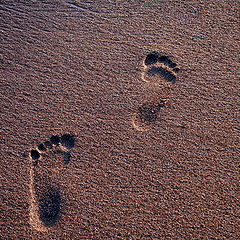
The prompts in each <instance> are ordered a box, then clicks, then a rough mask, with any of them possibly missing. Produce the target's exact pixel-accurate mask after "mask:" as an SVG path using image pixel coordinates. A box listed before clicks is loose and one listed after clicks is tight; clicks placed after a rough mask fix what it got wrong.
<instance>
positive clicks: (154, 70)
mask: <svg viewBox="0 0 240 240" xmlns="http://www.w3.org/2000/svg"><path fill="white" fill-rule="evenodd" d="M179 71H180V69H179V68H177V64H176V63H174V62H173V61H172V60H171V59H170V57H168V56H165V55H162V54H160V53H158V52H151V53H149V54H148V55H147V56H146V58H145V59H144V61H143V72H142V80H143V81H145V82H151V83H156V84H161V83H162V82H163V81H167V82H172V83H174V82H176V80H177V72H179Z"/></svg>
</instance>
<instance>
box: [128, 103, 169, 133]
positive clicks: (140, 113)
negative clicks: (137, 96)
mask: <svg viewBox="0 0 240 240" xmlns="http://www.w3.org/2000/svg"><path fill="white" fill-rule="evenodd" d="M165 106H166V100H159V101H157V102H145V103H144V104H142V105H141V106H139V107H138V109H137V110H136V112H135V114H134V115H133V118H132V125H133V127H134V128H135V129H137V130H139V131H146V130H148V129H149V127H150V126H151V124H153V123H155V122H156V121H158V120H160V119H159V114H160V112H161V110H162V108H163V107H165Z"/></svg>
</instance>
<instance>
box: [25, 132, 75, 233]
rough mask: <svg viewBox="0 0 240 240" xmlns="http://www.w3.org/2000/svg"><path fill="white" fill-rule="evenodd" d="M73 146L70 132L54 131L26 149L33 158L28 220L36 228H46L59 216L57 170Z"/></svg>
mask: <svg viewBox="0 0 240 240" xmlns="http://www.w3.org/2000/svg"><path fill="white" fill-rule="evenodd" d="M74 147H75V137H74V136H73V135H71V134H64V135H62V136H61V137H59V136H57V135H54V136H51V137H50V139H49V141H45V142H44V143H41V144H38V145H37V146H36V148H35V149H31V150H30V152H29V156H30V159H31V160H32V162H33V165H32V167H31V171H30V194H31V201H30V212H29V214H30V223H31V225H32V226H33V227H34V228H35V229H36V230H38V231H48V229H49V228H50V227H53V226H55V225H56V224H57V223H58V221H59V220H60V217H61V213H62V193H61V191H60V190H59V187H60V185H59V181H60V182H61V180H60V179H59V177H60V176H61V175H60V174H59V173H60V171H62V169H63V164H68V163H69V162H70V160H71V152H70V150H71V149H72V148H74Z"/></svg>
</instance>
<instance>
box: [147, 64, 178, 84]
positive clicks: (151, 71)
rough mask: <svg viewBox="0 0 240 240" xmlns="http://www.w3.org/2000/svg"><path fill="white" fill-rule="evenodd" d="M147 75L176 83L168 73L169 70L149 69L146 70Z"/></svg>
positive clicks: (174, 78)
mask: <svg viewBox="0 0 240 240" xmlns="http://www.w3.org/2000/svg"><path fill="white" fill-rule="evenodd" d="M148 74H150V75H160V76H162V77H163V78H164V79H165V80H166V81H168V82H176V80H177V78H176V76H175V75H174V74H173V73H172V72H170V71H169V70H167V69H165V68H162V67H155V66H154V67H151V68H150V69H149V70H148Z"/></svg>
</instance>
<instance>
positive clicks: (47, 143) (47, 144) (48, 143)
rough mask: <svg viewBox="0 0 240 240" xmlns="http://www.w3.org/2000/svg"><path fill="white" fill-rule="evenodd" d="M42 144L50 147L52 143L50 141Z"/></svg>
mask: <svg viewBox="0 0 240 240" xmlns="http://www.w3.org/2000/svg"><path fill="white" fill-rule="evenodd" d="M44 145H45V146H46V148H49V149H52V143H51V142H50V141H46V142H44Z"/></svg>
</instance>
